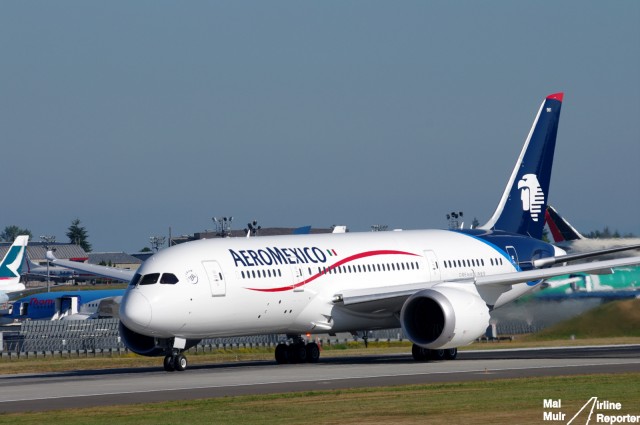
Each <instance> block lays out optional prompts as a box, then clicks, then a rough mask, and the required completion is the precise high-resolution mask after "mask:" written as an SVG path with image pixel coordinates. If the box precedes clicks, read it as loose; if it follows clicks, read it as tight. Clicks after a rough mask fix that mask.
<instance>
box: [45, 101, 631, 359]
mask: <svg viewBox="0 0 640 425" xmlns="http://www.w3.org/2000/svg"><path fill="white" fill-rule="evenodd" d="M562 101H563V95H562V93H556V94H552V95H550V96H547V98H545V99H544V100H543V102H542V105H541V106H540V109H539V110H538V113H537V115H536V118H535V120H534V124H533V126H532V128H531V131H530V132H529V134H528V136H527V139H526V141H525V144H524V147H523V149H522V151H521V153H520V156H519V157H518V160H517V161H516V164H515V167H514V169H513V172H512V174H511V176H510V178H509V180H508V183H507V186H506V188H505V190H504V193H503V194H502V197H501V199H500V202H499V203H498V206H497V208H496V211H495V213H494V214H493V216H492V217H491V218H490V219H489V221H488V222H487V224H485V225H484V226H481V227H480V228H477V229H458V230H415V231H399V232H362V233H357V232H355V233H353V232H352V233H344V234H324V235H308V236H307V235H303V236H273V237H266V236H265V237H260V238H226V239H208V240H200V241H194V242H187V243H184V244H181V245H177V246H172V247H170V248H167V249H164V250H162V251H160V252H158V253H156V254H155V255H154V256H152V257H151V258H149V259H148V260H147V261H145V262H144V263H143V264H142V265H141V266H140V268H139V269H138V271H137V272H136V273H135V274H134V273H133V272H128V273H127V272H119V273H117V274H116V273H113V270H106V269H104V268H102V269H99V270H100V271H99V272H98V271H97V270H98V269H96V267H97V266H92V267H88V266H89V265H82V267H86V268H83V269H81V270H84V271H88V272H91V270H94V272H98V273H103V275H105V276H108V277H111V278H114V279H117V278H131V282H130V284H129V286H128V288H127V290H126V291H125V295H124V296H123V298H122V302H121V305H120V335H121V338H122V340H123V342H124V343H125V344H126V345H127V347H128V348H129V349H130V350H132V351H133V352H135V353H138V354H141V355H146V356H164V362H163V365H164V368H165V370H167V371H173V370H180V371H181V370H184V369H185V368H186V367H187V359H186V357H185V356H184V354H183V352H184V350H186V349H188V348H190V347H192V346H194V345H195V344H197V343H198V341H199V340H200V339H202V338H206V337H217V336H241V335H255V334H264V333H283V334H286V335H287V338H288V341H287V342H286V343H284V342H283V343H281V344H278V346H277V347H276V351H275V357H276V361H278V363H295V362H302V361H311V362H315V361H318V358H319V355H320V352H319V348H318V346H317V344H315V343H313V342H311V343H307V342H306V341H305V340H304V339H303V338H302V337H301V334H305V333H312V334H313V333H334V332H354V331H362V330H373V329H385V328H397V327H400V326H401V327H402V328H403V331H404V333H405V335H407V337H408V338H409V339H410V340H411V341H412V342H413V347H412V354H413V357H414V359H416V360H419V361H421V360H426V359H428V358H436V359H454V358H455V357H456V355H457V347H458V346H461V345H466V344H469V343H471V342H472V341H474V340H475V339H476V338H478V337H479V336H481V335H482V334H484V332H485V330H486V328H487V327H488V326H489V321H490V316H489V313H490V311H491V310H493V309H495V308H499V307H500V306H502V305H505V304H507V303H509V302H511V301H513V300H515V299H517V298H519V297H521V296H522V295H524V294H527V293H529V292H530V291H531V290H533V289H534V288H535V287H536V286H537V285H538V284H539V283H540V282H541V280H542V279H545V278H549V277H552V276H557V275H562V274H567V273H575V272H583V271H590V270H594V269H602V268H605V267H613V266H621V265H627V264H635V263H640V257H635V258H626V259H617V260H608V261H598V262H593V263H588V264H578V265H570V266H566V265H562V266H557V267H552V266H555V265H557V264H562V263H565V262H568V261H573V260H577V259H584V258H588V257H591V256H595V255H601V254H602V252H601V251H600V252H595V253H594V252H590V253H579V254H566V252H565V251H564V250H562V249H560V248H557V247H555V246H553V245H551V244H548V243H546V242H543V241H541V240H540V238H541V236H542V230H543V227H544V215H543V214H544V213H543V212H544V211H545V208H546V205H547V199H548V194H549V187H550V177H551V166H552V162H553V155H554V149H555V143H556V134H557V129H558V122H559V116H560V110H561V106H562ZM48 255H51V254H50V253H48ZM50 258H51V259H52V260H53V262H54V263H55V264H60V265H64V266H65V267H76V268H77V267H80V266H81V265H77V264H76V265H73V264H69V263H70V262H66V261H62V260H55V259H54V258H53V257H52V255H51V257H50Z"/></svg>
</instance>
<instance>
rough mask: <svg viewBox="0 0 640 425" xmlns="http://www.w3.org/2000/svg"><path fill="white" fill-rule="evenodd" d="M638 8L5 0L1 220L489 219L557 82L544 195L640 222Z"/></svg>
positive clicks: (572, 214)
mask: <svg viewBox="0 0 640 425" xmlns="http://www.w3.org/2000/svg"><path fill="white" fill-rule="evenodd" d="M638 22H640V2H637V1H616V2H590V1H587V2H584V1H565V2H555V1H538V2H528V3H524V2H508V1H485V2H477V1H460V2H447V1H438V2H423V1H420V2H418V1H416V2H413V1H404V2H381V1H367V2H365V1H352V2H337V1H336V2H298V1H290V2H280V1H276V2H260V1H257V2H250V1H242V2H203V1H202V2H201V1H194V2H169V1H134V2H128V1H127V2H124V1H112V2H98V1H60V2H36V1H20V2H14V1H5V0H2V1H0V51H1V52H2V54H1V55H0V76H1V78H0V129H1V130H0V134H1V135H2V156H3V161H2V164H3V166H2V170H3V173H2V176H3V179H2V180H3V189H4V196H3V200H4V202H3V207H2V213H1V214H0V228H4V227H5V226H7V225H13V224H15V225H18V226H20V227H24V228H28V229H30V230H31V231H32V233H33V234H34V236H35V237H36V239H37V237H38V236H39V235H41V234H52V235H56V236H57V238H58V240H59V241H66V238H65V236H64V233H65V232H66V230H67V228H68V227H69V225H70V223H71V221H72V220H73V219H74V218H76V217H77V218H80V220H81V221H82V223H83V225H84V226H85V227H86V228H87V231H88V232H89V241H90V242H91V243H92V244H93V247H94V250H96V251H121V250H124V251H136V250H138V249H139V248H142V247H144V246H147V245H148V238H149V236H151V235H165V234H167V233H168V229H169V227H171V228H172V231H173V234H186V233H193V232H196V231H202V230H204V229H211V228H213V222H212V221H211V217H212V216H215V215H218V216H220V215H233V216H234V217H235V223H236V225H235V226H234V227H235V228H243V227H244V226H245V225H246V223H247V222H248V221H250V220H253V219H257V220H258V221H259V224H261V225H262V226H302V225H307V224H311V225H313V226H314V227H328V226H331V225H332V224H346V225H348V226H349V227H350V229H352V230H354V231H358V230H369V227H370V226H371V225H372V224H387V225H389V226H390V227H396V228H406V229H410V228H425V227H428V228H430V227H446V224H447V223H446V220H445V214H446V213H447V212H449V211H453V210H456V211H458V210H462V211H464V213H465V216H467V217H468V218H469V219H471V218H473V217H477V218H478V220H479V221H480V222H482V223H484V222H485V221H486V220H487V219H488V218H489V217H490V215H491V214H492V213H493V210H494V209H495V206H496V204H497V202H498V200H499V198H500V195H501V194H502V191H503V188H504V185H505V183H506V181H507V179H508V177H509V174H510V172H511V169H512V167H513V164H514V162H515V160H516V158H517V156H518V153H519V151H520V148H521V146H522V144H523V142H524V139H525V137H526V135H527V132H528V131H529V128H530V126H531V123H532V121H533V118H534V116H535V113H536V112H537V109H538V107H539V105H540V103H541V101H542V99H543V98H544V97H545V96H546V95H548V94H550V93H555V92H558V91H564V92H565V98H564V104H563V110H562V116H561V122H560V129H559V133H558V145H557V149H556V156H555V164H554V171H553V177H552V187H551V191H550V192H551V193H550V201H551V203H552V204H553V205H555V206H556V207H557V209H558V210H559V212H560V213H561V214H563V215H565V216H566V217H567V218H568V219H569V220H570V221H571V222H572V224H574V226H576V227H577V228H578V229H580V230H582V231H584V232H588V231H590V230H595V229H601V228H602V227H603V226H605V225H608V226H610V227H611V228H613V229H618V230H619V231H621V232H625V233H626V232H633V233H635V234H636V235H638V234H640V220H639V213H638V212H639V211H640V189H639V187H640V167H639V162H640V136H639V135H640V119H639V117H640V77H639V76H640V26H639V25H638Z"/></svg>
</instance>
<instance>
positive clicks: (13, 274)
mask: <svg viewBox="0 0 640 425" xmlns="http://www.w3.org/2000/svg"><path fill="white" fill-rule="evenodd" d="M28 242H29V236H28V235H21V236H18V237H16V240H15V241H13V244H12V245H11V247H9V250H8V251H7V254H6V255H5V256H4V258H3V259H2V263H0V290H2V289H3V287H6V286H8V285H11V284H14V283H18V282H19V281H20V272H21V271H22V260H23V257H24V253H25V251H26V249H27V243H28Z"/></svg>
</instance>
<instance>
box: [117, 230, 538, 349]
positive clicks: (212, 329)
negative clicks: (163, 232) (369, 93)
mask: <svg viewBox="0 0 640 425" xmlns="http://www.w3.org/2000/svg"><path fill="white" fill-rule="evenodd" d="M516 270H517V265H516V264H515V263H514V262H513V261H512V260H511V259H510V258H509V257H508V254H507V253H506V252H504V251H502V250H501V249H499V248H498V247H496V246H494V245H492V244H490V243H487V242H485V241H482V240H480V239H478V238H474V237H472V236H469V235H465V234H461V233H458V232H451V231H445V230H420V231H401V232H370V233H369V232H367V233H346V234H321V235H305V236H275V237H255V238H225V239H211V240H201V241H195V242H189V243H185V244H182V245H178V246H175V247H171V248H168V249H166V250H163V251H160V252H159V253H157V254H156V255H154V256H153V257H151V258H150V259H149V260H147V261H146V262H145V263H144V264H143V265H142V266H141V267H140V269H139V270H138V273H139V274H140V275H142V280H138V281H137V282H138V284H134V285H130V286H129V288H128V290H127V291H126V293H125V296H124V297H123V300H122V304H121V309H120V319H121V320H122V322H123V323H124V324H125V325H126V326H127V327H128V328H130V329H132V330H134V331H136V332H139V333H141V334H143V335H149V336H155V337H160V338H168V337H173V336H178V337H181V338H186V339H188V338H192V339H193V338H204V337H216V336H229V335H249V334H260V333H298V334H300V333H326V332H340V331H350V330H366V329H376V328H385V327H386V328H388V327H397V326H399V320H398V311H394V312H390V311H388V310H385V309H380V311H379V312H376V311H367V312H365V313H357V312H354V311H352V310H346V309H341V307H340V306H339V305H336V304H335V303H334V302H333V301H334V297H335V296H336V294H340V293H341V292H342V291H348V290H349V291H351V290H358V289H375V288H388V287H393V286H401V285H408V284H419V283H427V285H426V286H427V287H428V286H429V285H430V284H432V285H436V284H438V283H440V282H442V281H448V282H452V281H457V280H467V281H469V283H468V284H466V285H468V288H469V290H470V291H472V292H473V291H475V293H479V295H480V296H481V297H482V298H483V299H484V301H485V302H486V303H487V304H488V305H492V306H499V305H502V304H504V303H506V302H509V301H511V300H513V299H515V298H517V297H518V296H520V295H522V294H523V293H525V292H527V291H528V290H530V289H532V287H531V286H529V285H527V284H524V283H523V284H518V285H513V286H510V287H508V288H501V289H500V290H499V291H493V292H492V291H491V290H484V291H479V292H478V290H477V289H476V288H475V285H474V284H473V281H472V280H473V278H474V276H475V277H479V276H488V275H492V274H502V273H508V272H513V271H516ZM156 274H158V275H156ZM165 274H166V275H165ZM169 274H171V275H173V276H175V278H171V276H170V275H169ZM163 280H165V281H167V282H168V283H160V282H161V281H163ZM159 281H160V282H159Z"/></svg>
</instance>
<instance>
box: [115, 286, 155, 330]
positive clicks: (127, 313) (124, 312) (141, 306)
mask: <svg viewBox="0 0 640 425" xmlns="http://www.w3.org/2000/svg"><path fill="white" fill-rule="evenodd" d="M120 320H122V322H124V324H125V325H126V326H127V327H129V328H132V329H136V328H141V327H142V328H146V327H148V326H149V323H151V304H150V303H149V300H147V298H146V297H145V296H144V295H142V294H141V293H139V292H137V291H136V292H131V293H129V294H127V296H126V297H125V299H124V300H123V302H122V305H121V308H120Z"/></svg>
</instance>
